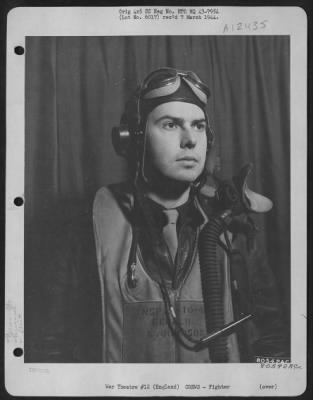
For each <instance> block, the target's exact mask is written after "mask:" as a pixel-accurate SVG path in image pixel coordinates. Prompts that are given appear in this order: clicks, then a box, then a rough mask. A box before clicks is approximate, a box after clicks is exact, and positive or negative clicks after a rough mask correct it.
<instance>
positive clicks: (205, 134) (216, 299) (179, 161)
mask: <svg viewBox="0 0 313 400" xmlns="http://www.w3.org/2000/svg"><path fill="white" fill-rule="evenodd" d="M209 96H210V90H209V88H208V87H207V85H205V84H204V83H203V82H202V81H201V79H200V78H199V77H198V76H197V75H196V74H195V73H193V72H190V71H182V70H177V69H174V68H160V69H157V70H155V71H153V72H151V73H150V74H149V75H148V76H147V77H146V78H145V79H144V80H143V82H142V84H141V85H140V86H139V87H138V88H137V90H136V91H135V93H134V94H133V96H132V97H131V98H130V100H129V101H128V102H127V103H126V105H125V110H124V112H123V115H122V118H121V121H120V122H121V123H120V126H119V127H117V128H114V129H113V131H112V135H113V144H114V147H115V150H116V151H117V153H118V154H119V155H122V156H124V157H126V159H127V161H128V165H129V171H130V179H129V182H127V183H123V184H114V185H109V186H108V187H102V188H100V189H99V190H98V192H97V194H96V197H95V200H94V207H93V222H94V233H95V242H96V254H97V263H98V273H99V280H100V286H101V307H102V361H103V362H106V363H109V362H119V363H121V362H124V363H136V362H140V363H239V362H255V360H256V357H258V356H262V357H276V358H279V357H284V356H286V355H287V350H286V339H285V337H284V327H283V324H282V322H281V316H280V311H279V307H278V305H277V304H278V303H277V299H276V296H275V287H274V285H273V277H272V274H271V271H270V268H269V267H268V266H267V265H266V263H265V261H264V257H262V251H261V249H260V247H258V246H255V234H254V233H255V226H254V223H253V219H252V218H251V215H253V213H256V212H265V211H268V210H269V209H270V208H271V201H270V200H269V199H267V198H265V197H264V196H261V195H259V194H257V193H254V192H253V191H251V190H250V189H248V187H247V176H248V174H249V172H250V169H251V167H250V166H247V167H246V168H244V169H243V170H242V171H241V172H240V173H239V175H238V176H236V177H235V178H233V179H230V180H229V181H222V180H220V179H218V178H217V177H216V176H215V175H214V174H213V173H212V167H211V165H212V158H213V156H212V154H213V151H214V135H213V132H212V129H211V127H210V122H209V117H208V112H207V102H208V99H209ZM208 182H210V185H209V184H208ZM251 244H254V245H251Z"/></svg>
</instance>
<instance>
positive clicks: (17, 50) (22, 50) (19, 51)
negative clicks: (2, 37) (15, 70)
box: [14, 46, 24, 56]
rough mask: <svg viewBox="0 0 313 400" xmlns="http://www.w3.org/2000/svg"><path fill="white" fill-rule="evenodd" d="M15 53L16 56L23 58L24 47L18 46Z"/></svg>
mask: <svg viewBox="0 0 313 400" xmlns="http://www.w3.org/2000/svg"><path fill="white" fill-rule="evenodd" d="M14 52H15V54H17V55H18V56H21V55H22V54H24V47H22V46H16V47H14Z"/></svg>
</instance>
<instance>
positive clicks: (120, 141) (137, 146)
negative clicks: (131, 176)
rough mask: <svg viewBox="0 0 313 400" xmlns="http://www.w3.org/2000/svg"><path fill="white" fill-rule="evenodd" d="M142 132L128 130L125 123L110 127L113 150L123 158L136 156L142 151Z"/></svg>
mask: <svg viewBox="0 0 313 400" xmlns="http://www.w3.org/2000/svg"><path fill="white" fill-rule="evenodd" d="M143 137H144V134H143V131H142V130H137V131H135V132H132V133H131V132H130V130H129V128H128V125H127V124H121V125H120V126H117V127H114V128H113V129H112V144H113V147H114V150H115V152H116V153H117V154H118V155H119V156H122V157H125V158H128V159H129V158H133V157H135V158H137V157H138V156H140V155H141V154H142V151H143V144H144V140H143Z"/></svg>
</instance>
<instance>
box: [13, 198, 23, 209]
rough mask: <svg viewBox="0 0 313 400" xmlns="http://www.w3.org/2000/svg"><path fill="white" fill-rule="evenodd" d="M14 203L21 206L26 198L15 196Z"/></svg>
mask: <svg viewBox="0 0 313 400" xmlns="http://www.w3.org/2000/svg"><path fill="white" fill-rule="evenodd" d="M14 204H15V205H16V206H17V207H20V206H22V205H23V204H24V200H23V199H22V197H15V199H14Z"/></svg>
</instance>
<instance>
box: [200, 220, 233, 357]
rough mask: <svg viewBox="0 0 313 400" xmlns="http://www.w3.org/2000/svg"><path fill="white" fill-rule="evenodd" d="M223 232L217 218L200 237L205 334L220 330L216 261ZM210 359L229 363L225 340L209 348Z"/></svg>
mask: <svg viewBox="0 0 313 400" xmlns="http://www.w3.org/2000/svg"><path fill="white" fill-rule="evenodd" d="M222 231H223V222H222V220H221V218H220V217H215V218H212V219H211V220H210V221H209V222H208V223H207V224H206V225H205V226H204V228H203V229H202V231H201V233H200V237H199V261H200V273H201V284H202V294H203V303H204V312H205V322H206V329H207V332H214V331H218V330H220V329H222V328H223V326H224V324H225V321H224V299H223V277H222V272H221V269H220V267H219V265H218V262H217V242H218V239H219V236H220V235H221V233H222ZM209 355H210V359H211V361H212V362H214V363H227V362H228V348H227V337H225V336H220V337H218V338H216V339H215V340H214V341H213V342H212V344H210V345H209Z"/></svg>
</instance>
